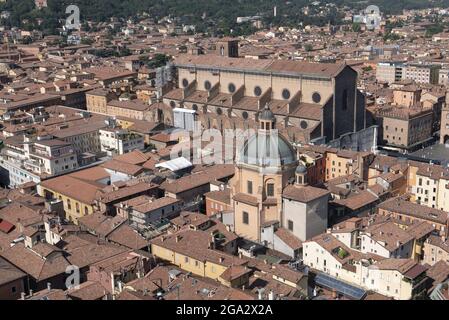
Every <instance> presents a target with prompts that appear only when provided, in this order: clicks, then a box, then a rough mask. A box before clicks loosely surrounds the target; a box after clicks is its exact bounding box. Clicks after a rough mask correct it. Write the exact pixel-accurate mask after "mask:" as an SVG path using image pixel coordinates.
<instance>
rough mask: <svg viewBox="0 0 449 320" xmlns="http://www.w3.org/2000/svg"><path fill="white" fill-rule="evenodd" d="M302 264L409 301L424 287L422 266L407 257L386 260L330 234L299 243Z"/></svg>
mask: <svg viewBox="0 0 449 320" xmlns="http://www.w3.org/2000/svg"><path fill="white" fill-rule="evenodd" d="M303 259H304V264H306V265H307V266H309V267H310V268H312V270H317V271H319V273H323V274H326V275H328V276H330V277H332V278H333V279H337V280H340V281H343V282H344V283H348V284H350V285H353V286H356V287H358V288H363V289H365V290H372V291H374V292H377V293H380V294H382V295H385V296H387V297H391V298H394V299H398V300H409V299H412V298H414V297H415V296H417V295H420V294H422V292H423V291H424V290H425V285H426V283H425V279H426V276H425V271H426V268H425V267H424V266H422V265H419V264H418V263H417V262H414V261H413V260H411V259H388V258H383V257H379V256H376V255H372V254H363V253H359V252H357V251H354V250H352V249H350V248H348V247H347V246H346V245H345V244H344V243H343V242H341V241H339V240H337V239H336V238H335V237H334V236H333V235H331V234H321V235H319V236H317V237H315V238H313V239H311V240H309V241H306V242H304V244H303Z"/></svg>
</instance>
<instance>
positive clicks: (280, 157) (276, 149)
mask: <svg viewBox="0 0 449 320" xmlns="http://www.w3.org/2000/svg"><path fill="white" fill-rule="evenodd" d="M238 163H240V164H249V165H256V166H259V167H281V166H283V165H289V164H292V163H296V153H295V151H294V149H293V147H292V146H291V145H290V143H289V142H288V141H287V140H286V139H285V138H284V137H282V136H281V135H279V134H278V133H277V131H272V132H267V133H265V132H261V131H259V132H258V133H256V134H255V135H253V136H251V137H250V138H249V139H248V141H247V142H246V143H245V145H244V146H243V148H242V149H241V150H240V153H239V158H238Z"/></svg>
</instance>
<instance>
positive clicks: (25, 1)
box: [0, 0, 449, 32]
mask: <svg viewBox="0 0 449 320" xmlns="http://www.w3.org/2000/svg"><path fill="white" fill-rule="evenodd" d="M313 2H315V1H314V0H290V1H288V0H190V1H188V0H187V1H186V0H48V8H44V9H42V10H38V9H36V6H35V4H34V0H6V2H4V3H0V11H4V10H7V11H9V12H10V13H11V16H10V18H9V19H6V20H5V19H3V20H2V23H3V24H6V25H11V26H19V27H22V28H25V29H33V28H37V29H41V30H46V31H48V32H54V31H55V28H57V27H59V26H60V25H61V23H60V22H59V19H64V18H65V17H66V14H65V8H66V7H67V6H68V5H70V4H76V5H78V6H79V8H80V12H81V18H82V20H86V19H87V20H94V21H108V20H109V18H111V17H116V18H128V17H132V16H136V15H137V14H140V13H143V12H147V13H149V14H151V15H152V16H155V17H157V18H161V17H164V16H167V15H169V14H171V15H173V16H176V17H180V18H181V19H182V21H181V22H183V23H186V24H190V23H191V24H196V25H198V27H199V28H200V31H204V30H208V29H209V28H210V27H211V26H213V28H215V29H217V28H219V29H221V30H223V31H226V30H227V29H229V28H238V27H240V26H237V25H236V22H235V21H236V18H237V17H238V16H253V15H262V16H264V19H265V21H266V22H269V23H273V24H274V25H278V24H287V25H288V24H291V25H294V24H297V23H298V22H301V21H302V22H304V23H306V24H308V23H315V24H318V25H319V24H326V23H328V22H331V23H336V22H338V21H339V18H340V17H339V16H338V15H337V14H336V13H335V12H334V10H330V11H329V12H328V13H327V14H326V15H324V16H319V15H318V14H314V13H313V10H312V14H309V15H308V16H305V15H304V14H303V8H304V6H307V5H309V6H310V4H311V3H313ZM319 2H320V3H321V4H326V3H334V4H336V5H338V6H342V5H348V6H350V7H352V8H354V7H355V8H360V9H362V8H364V7H366V6H367V5H368V4H376V5H378V6H379V7H380V8H381V10H382V11H383V12H386V13H399V12H401V11H402V9H418V8H427V7H436V6H444V7H449V0H372V1H369V2H368V1H356V0H321V1H319ZM274 6H276V7H277V12H278V16H277V17H276V18H275V17H273V14H272V12H273V8H274ZM310 7H311V8H312V9H313V6H310ZM203 17H205V19H203ZM38 19H41V24H40V25H38V24H37V21H38ZM24 20H25V21H24Z"/></svg>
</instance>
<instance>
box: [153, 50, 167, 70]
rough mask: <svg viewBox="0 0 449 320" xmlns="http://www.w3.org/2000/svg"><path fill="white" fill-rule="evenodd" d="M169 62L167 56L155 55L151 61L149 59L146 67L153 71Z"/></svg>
mask: <svg viewBox="0 0 449 320" xmlns="http://www.w3.org/2000/svg"><path fill="white" fill-rule="evenodd" d="M169 60H170V57H168V56H167V55H165V54H162V53H157V54H156V55H155V56H154V57H153V59H151V60H150V61H149V62H148V64H147V65H148V68H150V69H155V68H159V67H162V66H165V65H166V64H167V62H168V61H169Z"/></svg>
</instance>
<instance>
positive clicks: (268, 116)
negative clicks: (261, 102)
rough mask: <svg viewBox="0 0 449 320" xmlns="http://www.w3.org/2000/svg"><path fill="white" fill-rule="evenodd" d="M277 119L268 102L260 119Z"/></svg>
mask: <svg viewBox="0 0 449 320" xmlns="http://www.w3.org/2000/svg"><path fill="white" fill-rule="evenodd" d="M275 119H276V118H275V117H274V113H273V112H272V111H271V110H270V108H269V107H268V104H267V105H266V106H265V108H264V109H263V110H262V111H261V112H260V114H259V120H266V121H274V120H275Z"/></svg>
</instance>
